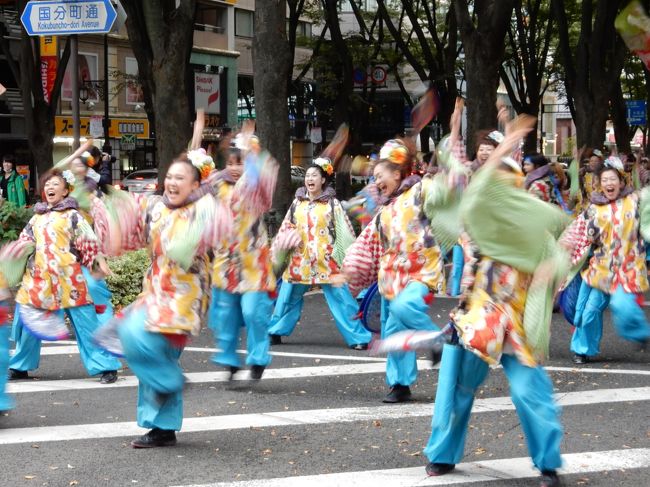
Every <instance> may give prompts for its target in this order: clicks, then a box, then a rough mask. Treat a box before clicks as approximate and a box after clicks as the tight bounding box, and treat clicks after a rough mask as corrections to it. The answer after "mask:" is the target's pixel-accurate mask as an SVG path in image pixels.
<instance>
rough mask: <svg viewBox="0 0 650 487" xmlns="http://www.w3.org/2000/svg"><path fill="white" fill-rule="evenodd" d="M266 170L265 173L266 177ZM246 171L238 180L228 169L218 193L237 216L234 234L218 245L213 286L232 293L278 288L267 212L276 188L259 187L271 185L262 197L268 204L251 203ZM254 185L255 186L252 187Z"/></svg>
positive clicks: (222, 175) (219, 182)
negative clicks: (267, 225) (267, 223)
mask: <svg viewBox="0 0 650 487" xmlns="http://www.w3.org/2000/svg"><path fill="white" fill-rule="evenodd" d="M266 176H267V175H266V174H262V175H261V177H262V178H264V177H266ZM245 178H246V174H244V175H243V176H242V178H241V179H240V180H239V181H238V182H237V184H235V183H234V182H233V181H232V180H231V179H230V178H229V177H228V175H227V173H226V172H225V171H222V172H221V177H219V178H218V180H217V182H216V196H217V198H218V200H219V201H220V202H221V203H222V204H223V205H224V206H226V207H228V208H230V211H231V212H232V216H233V231H232V234H231V235H230V236H229V237H227V238H223V239H221V241H220V242H218V243H217V244H216V245H215V247H214V249H213V250H214V259H213V264H212V286H214V287H215V288H217V289H222V290H225V291H228V292H229V293H245V292H249V291H267V292H274V291H275V287H276V278H275V275H274V274H273V266H272V262H271V248H270V245H269V241H268V235H267V232H266V226H265V225H264V221H263V218H262V216H263V214H264V212H265V211H267V210H268V209H269V208H270V205H271V196H272V194H273V188H272V187H269V186H274V184H273V185H266V184H264V183H262V184H260V185H259V186H258V188H259V187H262V188H264V187H267V188H269V190H270V193H269V191H268V190H267V191H264V193H268V194H265V195H263V196H265V197H264V198H262V201H264V204H261V205H259V204H258V205H254V206H253V207H251V206H250V205H248V204H247V201H249V196H248V195H249V192H248V189H249V187H248V186H247V184H246V182H245V180H244V179H245ZM250 189H252V188H250Z"/></svg>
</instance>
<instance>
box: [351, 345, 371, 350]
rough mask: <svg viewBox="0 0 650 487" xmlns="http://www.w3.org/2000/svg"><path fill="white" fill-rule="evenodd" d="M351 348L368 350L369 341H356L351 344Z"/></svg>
mask: <svg viewBox="0 0 650 487" xmlns="http://www.w3.org/2000/svg"><path fill="white" fill-rule="evenodd" d="M350 349H351V350H359V351H360V350H368V344H367V343H355V344H354V345H350Z"/></svg>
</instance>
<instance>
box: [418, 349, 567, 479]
mask: <svg viewBox="0 0 650 487" xmlns="http://www.w3.org/2000/svg"><path fill="white" fill-rule="evenodd" d="M501 365H502V366H503V370H504V372H505V374H506V377H507V378H508V382H509V383H510V396H511V397H512V402H513V403H514V405H515V408H516V410H517V415H518V416H519V421H520V422H521V427H522V429H523V430H524V434H525V436H526V444H527V446H528V452H529V453H530V456H531V458H532V460H533V463H534V464H535V467H537V468H538V469H539V470H555V469H557V468H559V467H560V466H561V465H562V459H561V458H560V442H561V441H562V426H561V425H560V422H559V414H560V411H559V408H558V407H557V406H556V405H555V402H554V401H553V384H552V383H551V381H550V379H549V378H548V376H547V375H546V372H545V371H544V369H543V368H542V367H541V366H538V367H526V366H524V365H522V364H520V363H519V361H518V360H517V359H516V358H515V357H514V356H513V355H502V356H501ZM488 371H489V367H488V365H487V363H485V362H484V361H483V360H481V359H480V358H479V357H478V356H476V355H474V354H473V353H471V352H469V351H467V350H465V349H464V348H462V347H459V346H453V345H445V347H444V350H443V356H442V363H441V364H440V376H439V381H438V389H437V391H436V402H435V404H434V412H433V419H432V421H431V430H432V431H431V437H430V438H429V442H428V443H427V446H426V448H425V449H424V454H425V455H426V456H427V457H428V458H429V461H431V462H433V463H450V464H454V465H455V464H457V463H459V462H460V460H461V459H462V457H463V450H464V448H465V438H466V436H467V427H468V424H469V418H470V413H471V411H472V404H473V403H474V395H475V394H476V390H477V389H478V388H479V386H480V385H481V384H482V383H483V381H484V380H485V378H486V377H487V374H488Z"/></svg>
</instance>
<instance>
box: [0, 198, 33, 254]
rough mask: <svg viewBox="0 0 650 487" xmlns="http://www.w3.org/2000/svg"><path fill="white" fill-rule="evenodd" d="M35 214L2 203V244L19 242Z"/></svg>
mask: <svg viewBox="0 0 650 487" xmlns="http://www.w3.org/2000/svg"><path fill="white" fill-rule="evenodd" d="M33 214H34V212H33V211H32V209H31V208H25V207H23V206H18V205H16V204H14V203H11V202H9V201H6V200H1V201H0V244H3V243H7V242H11V241H13V240H17V239H18V237H19V236H20V232H22V230H23V228H25V225H27V222H28V221H29V219H30V218H31V217H32V215H33Z"/></svg>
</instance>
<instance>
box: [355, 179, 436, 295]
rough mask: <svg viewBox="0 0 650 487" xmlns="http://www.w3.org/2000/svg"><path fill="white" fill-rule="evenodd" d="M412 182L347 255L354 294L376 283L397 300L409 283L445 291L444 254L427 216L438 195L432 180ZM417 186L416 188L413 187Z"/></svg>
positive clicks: (364, 231)
mask: <svg viewBox="0 0 650 487" xmlns="http://www.w3.org/2000/svg"><path fill="white" fill-rule="evenodd" d="M412 178H414V177H413V176H412V177H411V178H408V179H406V180H404V181H403V183H402V186H401V188H400V191H398V194H397V196H396V197H394V198H393V199H392V200H390V201H389V202H387V203H386V204H385V205H384V207H383V208H381V210H380V211H379V213H378V214H377V216H376V217H375V218H373V220H372V221H371V222H370V223H369V224H368V226H366V228H365V229H364V230H363V231H362V232H361V234H360V235H359V237H358V238H357V240H356V242H355V243H354V244H353V245H352V246H351V247H350V249H349V250H348V253H347V256H346V258H345V261H344V265H345V267H346V268H347V269H349V270H350V274H351V280H350V282H349V284H350V289H351V291H352V292H353V294H356V293H358V292H359V291H360V290H361V289H363V288H365V287H367V286H369V285H370V284H372V282H373V281H374V280H375V279H377V282H378V286H379V291H380V293H381V295H382V296H383V297H384V298H386V299H393V298H395V296H397V295H398V294H399V293H400V292H401V291H402V290H403V289H404V288H405V287H406V286H407V285H408V284H409V283H410V282H411V281H417V282H421V283H423V284H425V285H426V286H427V287H429V289H430V290H431V291H433V292H443V291H444V286H445V279H444V270H443V261H442V250H441V249H440V246H439V245H438V244H437V243H436V239H435V238H434V235H433V232H432V230H431V217H432V216H431V215H428V214H427V213H428V212H427V211H425V201H426V199H427V198H431V197H435V195H433V194H429V193H431V192H432V191H433V190H434V187H435V186H434V184H433V180H431V179H428V178H426V179H424V180H419V178H417V179H412ZM414 183H415V184H414Z"/></svg>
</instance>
